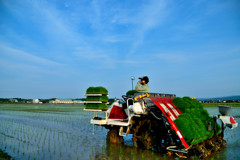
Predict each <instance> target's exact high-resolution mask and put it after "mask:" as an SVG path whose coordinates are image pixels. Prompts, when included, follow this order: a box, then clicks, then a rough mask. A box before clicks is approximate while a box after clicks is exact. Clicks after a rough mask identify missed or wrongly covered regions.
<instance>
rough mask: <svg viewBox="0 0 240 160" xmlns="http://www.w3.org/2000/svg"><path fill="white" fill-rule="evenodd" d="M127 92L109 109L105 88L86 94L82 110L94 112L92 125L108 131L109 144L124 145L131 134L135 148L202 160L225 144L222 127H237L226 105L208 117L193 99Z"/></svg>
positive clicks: (170, 95) (88, 91) (92, 89)
mask: <svg viewBox="0 0 240 160" xmlns="http://www.w3.org/2000/svg"><path fill="white" fill-rule="evenodd" d="M128 93H130V92H128ZM128 93H127V95H124V96H122V97H123V100H115V101H114V102H113V103H112V104H111V105H110V106H109V107H108V105H107V103H108V100H107V99H108V92H107V90H106V89H105V88H103V87H90V88H88V90H87V93H86V94H85V96H87V99H86V108H85V111H92V112H94V117H93V119H91V124H93V125H98V126H102V127H105V128H106V129H109V132H108V134H107V141H108V142H110V143H123V141H124V139H123V137H124V136H128V135H129V134H132V140H133V144H134V146H135V147H141V148H145V149H150V150H155V151H160V152H165V153H167V154H169V155H171V154H173V153H175V154H176V155H178V156H179V157H185V158H186V157H191V156H194V155H197V156H198V157H200V158H205V157H208V156H209V155H210V154H211V153H212V152H215V151H217V150H219V149H220V148H221V147H223V146H225V145H226V141H225V140H224V139H223V136H224V128H225V127H229V128H231V129H234V128H236V127H237V125H238V123H237V122H236V121H235V120H234V118H233V117H230V116H226V115H227V114H228V112H229V110H230V108H229V107H227V106H219V111H220V113H221V115H216V116H213V117H210V116H209V113H208V112H207V110H205V109H204V108H203V106H202V104H201V103H200V102H199V101H197V100H196V99H192V98H189V97H183V98H179V97H176V95H174V94H160V93H134V94H133V93H132V94H131V93H130V94H128ZM98 112H104V113H105V117H99V116H97V113H98ZM218 119H220V120H221V123H222V125H221V126H220V125H219V124H218V123H217V120H218Z"/></svg>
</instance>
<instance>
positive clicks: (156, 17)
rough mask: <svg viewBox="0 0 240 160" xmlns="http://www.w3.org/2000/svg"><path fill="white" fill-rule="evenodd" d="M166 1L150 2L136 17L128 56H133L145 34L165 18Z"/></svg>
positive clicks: (166, 12)
mask: <svg viewBox="0 0 240 160" xmlns="http://www.w3.org/2000/svg"><path fill="white" fill-rule="evenodd" d="M166 5H167V4H166V1H152V3H150V4H148V5H144V6H143V7H142V8H141V9H140V11H139V13H138V15H137V16H136V17H135V18H136V19H135V22H136V25H137V26H136V36H135V40H134V43H133V45H132V48H131V50H130V52H129V54H130V55H132V54H134V53H135V52H136V50H137V49H138V47H139V46H140V45H141V44H142V43H143V41H144V36H145V34H146V32H147V31H148V30H150V29H153V28H154V27H156V26H158V25H160V23H162V22H163V20H164V19H165V18H167V14H168V11H167V10H166Z"/></svg>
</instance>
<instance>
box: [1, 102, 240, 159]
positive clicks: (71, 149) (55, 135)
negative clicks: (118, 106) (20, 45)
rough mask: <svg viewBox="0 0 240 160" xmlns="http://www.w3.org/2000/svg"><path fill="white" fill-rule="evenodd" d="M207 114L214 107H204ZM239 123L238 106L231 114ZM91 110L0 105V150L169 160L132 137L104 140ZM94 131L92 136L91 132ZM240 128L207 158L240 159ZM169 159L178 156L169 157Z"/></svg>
mask: <svg viewBox="0 0 240 160" xmlns="http://www.w3.org/2000/svg"><path fill="white" fill-rule="evenodd" d="M206 109H207V110H208V111H209V113H210V115H216V114H218V108H217V107H208V108H206ZM230 114H231V115H232V116H234V117H235V120H237V121H238V122H239V119H240V108H237V107H236V108H233V109H232V112H231V113H230ZM92 116H93V113H91V112H85V111H83V107H81V106H71V105H0V149H1V150H3V151H5V152H7V153H8V154H9V155H10V156H12V157H13V158H15V159H24V160H28V159H29V160H30V159H39V160H41V159H54V160H55V159H60V160H61V159H64V160H66V159H79V160H80V159H81V160H87V159H91V160H94V159H99V160H100V159H113V160H115V159H129V160H131V159H135V160H139V159H145V160H146V159H149V160H157V159H169V157H167V156H166V155H162V154H159V153H155V152H153V151H149V150H143V149H138V148H134V147H133V144H132V141H131V136H128V137H124V141H125V143H124V144H123V145H113V144H107V143H106V135H107V131H108V130H106V129H105V128H103V127H98V126H95V127H94V128H93V125H91V124H90V119H91V118H92ZM93 131H94V135H93ZM239 133H240V128H239V127H238V128H236V129H234V130H231V129H229V128H227V129H226V132H225V139H226V140H227V145H226V147H225V148H224V149H222V150H221V151H220V152H217V153H216V154H214V155H212V156H211V157H210V158H209V159H240V154H239V150H240V136H239V135H240V134H239ZM170 159H178V158H177V157H171V158H170Z"/></svg>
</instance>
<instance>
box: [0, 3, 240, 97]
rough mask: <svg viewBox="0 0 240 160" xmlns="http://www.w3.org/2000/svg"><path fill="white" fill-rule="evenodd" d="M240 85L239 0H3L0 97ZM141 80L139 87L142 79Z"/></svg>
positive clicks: (216, 91) (230, 89)
mask: <svg viewBox="0 0 240 160" xmlns="http://www.w3.org/2000/svg"><path fill="white" fill-rule="evenodd" d="M144 75H147V76H148V77H149V86H150V90H151V92H154V93H168V94H176V95H177V96H180V97H183V96H190V97H198V98H202V97H220V96H231V95H240V1H239V0H211V1H209V0H197V1H192V0H131V1H129V0H51V1H50V0H38V1H34V0H21V1H19V0H0V97H1V98H16V97H19V98H84V93H85V92H86V89H87V88H88V87H90V86H103V87H105V88H107V89H108V91H109V97H121V96H122V95H124V94H125V93H126V92H127V91H128V90H131V89H132V81H131V76H134V77H135V80H134V81H133V83H134V86H135V84H136V83H137V81H138V77H141V76H144ZM134 86H133V87H134Z"/></svg>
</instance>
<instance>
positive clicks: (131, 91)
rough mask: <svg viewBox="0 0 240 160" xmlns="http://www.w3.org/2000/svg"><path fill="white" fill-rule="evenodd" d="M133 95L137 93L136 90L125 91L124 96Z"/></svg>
mask: <svg viewBox="0 0 240 160" xmlns="http://www.w3.org/2000/svg"><path fill="white" fill-rule="evenodd" d="M134 93H137V91H136V90H129V91H127V93H126V95H127V96H133V95H134Z"/></svg>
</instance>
